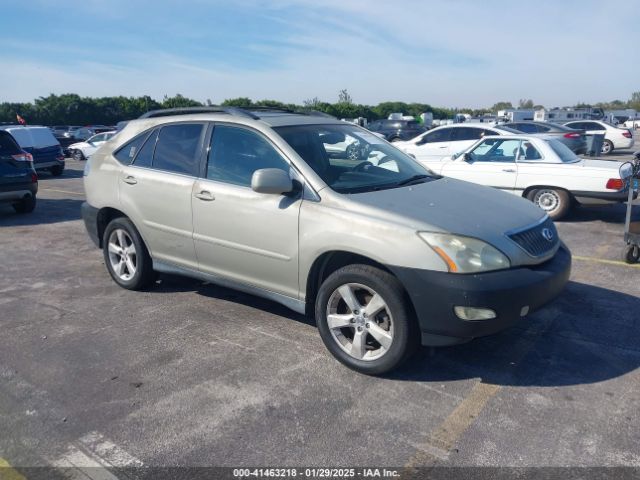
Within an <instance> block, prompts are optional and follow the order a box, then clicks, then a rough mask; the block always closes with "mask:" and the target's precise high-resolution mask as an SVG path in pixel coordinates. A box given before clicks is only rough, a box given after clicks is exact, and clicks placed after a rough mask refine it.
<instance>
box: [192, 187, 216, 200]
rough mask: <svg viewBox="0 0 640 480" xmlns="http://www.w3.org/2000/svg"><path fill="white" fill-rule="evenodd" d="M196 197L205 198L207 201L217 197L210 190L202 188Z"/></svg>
mask: <svg viewBox="0 0 640 480" xmlns="http://www.w3.org/2000/svg"><path fill="white" fill-rule="evenodd" d="M194 197H196V198H199V199H200V200H204V201H205V202H210V201H212V200H215V199H216V197H214V196H213V194H212V193H211V192H209V191H208V190H202V191H201V192H200V193H196V194H194Z"/></svg>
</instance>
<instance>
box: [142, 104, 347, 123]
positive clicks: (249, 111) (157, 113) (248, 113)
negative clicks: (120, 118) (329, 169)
mask: <svg viewBox="0 0 640 480" xmlns="http://www.w3.org/2000/svg"><path fill="white" fill-rule="evenodd" d="M253 112H272V113H290V114H294V115H314V116H318V117H325V118H336V117H334V116H333V115H329V114H328V113H324V112H319V111H317V110H292V109H290V108H280V107H269V106H263V105H261V106H255V107H220V106H217V105H210V106H204V107H179V108H163V109H160V110H151V111H149V112H147V113H143V114H142V115H140V117H138V118H157V117H168V116H171V115H189V114H195V113H227V114H229V115H239V116H242V117H249V118H251V119H253V120H259V119H260V117H259V116H258V115H256V114H255V113H253Z"/></svg>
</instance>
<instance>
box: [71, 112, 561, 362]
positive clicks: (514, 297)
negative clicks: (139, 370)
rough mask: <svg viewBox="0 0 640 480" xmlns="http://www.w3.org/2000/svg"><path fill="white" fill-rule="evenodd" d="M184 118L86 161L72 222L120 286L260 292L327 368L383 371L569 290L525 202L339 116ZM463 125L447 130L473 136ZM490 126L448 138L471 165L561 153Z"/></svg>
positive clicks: (156, 122)
mask: <svg viewBox="0 0 640 480" xmlns="http://www.w3.org/2000/svg"><path fill="white" fill-rule="evenodd" d="M198 112H199V113H197V114H193V113H191V114H190V113H189V110H188V109H183V110H182V112H181V114H174V115H171V113H176V112H162V111H161V112H151V113H150V114H148V115H146V116H145V118H141V119H140V120H134V121H131V122H129V123H128V124H127V126H126V127H125V128H124V129H123V130H122V131H121V132H120V133H119V134H118V135H117V136H116V137H114V138H113V139H112V140H111V141H109V142H108V143H106V144H105V145H103V147H102V148H100V149H99V150H98V151H97V152H96V153H95V154H94V155H93V156H91V158H90V160H89V161H88V162H87V164H86V166H85V176H84V184H85V192H86V199H87V201H86V202H85V203H84V204H83V206H82V216H83V219H84V222H85V225H86V228H87V231H88V233H89V236H90V237H91V238H92V239H93V241H94V242H95V244H96V246H98V247H100V248H101V249H102V252H103V256H104V260H105V265H106V268H107V270H108V272H109V274H110V275H111V277H112V278H113V280H114V281H115V282H116V283H117V284H118V285H120V286H121V287H123V288H127V289H131V290H138V289H142V288H146V287H149V286H151V285H153V283H154V279H155V274H154V272H169V273H172V274H182V275H186V276H191V277H195V278H199V279H203V280H206V281H209V282H212V283H216V284H220V285H224V286H227V287H232V288H237V289H240V290H243V291H246V292H249V293H252V294H256V295H260V296H263V297H266V298H269V299H271V300H274V301H276V302H279V303H281V304H283V305H285V306H287V307H289V308H291V309H293V310H295V311H297V312H300V313H307V314H309V315H312V316H314V317H315V320H316V323H317V326H318V330H319V332H320V336H321V338H322V340H323V342H324V343H325V345H326V347H327V349H328V350H329V351H330V352H331V353H332V354H333V355H334V356H335V357H336V358H337V359H338V360H339V361H340V362H342V363H344V364H345V365H347V366H349V367H350V368H353V369H355V370H357V371H360V372H363V373H367V374H381V373H384V372H387V371H389V370H392V369H393V368H395V367H396V366H398V365H399V364H400V363H401V362H403V361H404V360H406V359H407V358H408V357H409V356H410V354H411V353H412V351H413V349H414V348H415V347H416V346H417V345H418V344H420V343H422V344H424V345H452V344H456V343H461V342H466V341H469V340H471V339H473V338H475V337H479V336H483V335H488V334H492V333H495V332H497V331H500V330H502V329H504V328H506V327H508V326H509V325H511V324H513V323H514V322H516V321H517V320H518V319H520V318H521V317H524V316H526V315H527V314H528V313H529V312H531V311H534V310H536V309H538V308H540V307H542V306H543V305H545V304H546V303H547V302H549V301H551V300H552V299H553V298H555V297H556V296H557V295H558V294H559V293H560V292H561V290H562V289H563V288H564V285H565V284H566V282H567V281H568V278H569V274H570V268H571V254H570V252H569V251H568V249H567V248H566V246H565V245H564V244H563V243H562V242H561V241H560V238H559V237H558V233H557V231H556V228H555V226H554V223H553V221H552V220H551V219H550V218H549V215H548V214H547V213H546V212H545V211H544V210H541V209H540V208H538V207H536V206H535V205H533V204H532V203H531V202H530V201H528V200H526V199H524V198H521V197H519V196H516V195H510V194H508V193H504V192H502V191H500V190H498V189H492V188H487V187H483V186H480V185H476V184H474V183H469V182H465V181H460V180H458V179H456V178H453V177H454V176H455V175H453V176H449V177H445V176H442V175H440V174H438V173H435V172H433V171H431V170H429V169H427V168H425V167H424V166H423V165H421V164H420V163H419V162H417V161H416V160H415V159H413V158H411V156H409V155H407V154H405V153H403V152H402V151H401V150H400V149H398V148H395V147H394V145H398V144H397V143H396V144H393V145H392V144H390V143H388V142H387V141H385V140H384V139H382V138H380V136H378V135H375V134H373V133H372V132H370V131H368V130H366V129H364V128H361V127H359V126H356V125H352V124H348V123H345V122H341V121H338V120H336V119H331V118H327V117H320V116H314V115H313V114H308V115H302V114H295V113H289V112H283V111H282V112H281V111H246V110H242V109H238V108H234V109H225V108H221V107H218V108H211V109H210V110H209V111H208V112H205V113H202V112H203V109H202V108H199V110H198ZM168 113H169V114H168ZM465 128H467V127H464V126H460V127H456V128H454V129H452V130H450V131H447V132H445V134H446V135H449V136H452V135H454V134H455V135H463V134H464V135H471V134H472V133H473V135H476V132H475V131H474V132H470V131H468V130H464V129H465ZM503 131H504V130H503ZM504 132H505V134H504V135H503V134H502V133H498V134H497V135H496V134H495V129H494V128H493V127H492V128H487V132H485V134H486V135H487V136H486V138H484V137H478V138H475V139H466V138H465V139H464V140H460V141H467V142H468V141H471V142H472V143H473V142H474V141H475V142H476V143H478V146H476V147H473V149H472V151H470V152H469V155H468V157H469V158H472V157H476V158H478V159H479V157H480V155H481V154H482V155H485V156H487V160H488V159H489V158H492V157H494V156H509V157H513V161H514V162H517V160H520V159H521V158H522V159H524V158H526V155H527V154H528V153H527V152H526V145H525V143H526V141H527V139H529V141H532V145H533V146H534V147H535V148H536V149H537V150H538V154H539V155H540V156H541V157H542V158H543V159H544V160H552V158H551V155H552V153H551V150H549V149H553V147H554V146H555V147H556V148H559V151H560V153H559V154H558V155H567V152H568V154H571V155H573V154H572V153H571V152H570V151H569V150H568V149H566V148H565V147H564V145H562V144H561V143H560V142H558V141H557V140H556V139H553V138H549V139H548V140H545V141H544V142H547V143H546V144H545V143H544V142H543V141H542V140H541V139H539V138H538V137H530V136H527V135H522V136H521V139H520V140H514V138H515V137H514V134H513V133H512V132H506V131H504ZM433 133H437V130H433V131H431V132H427V133H426V134H424V135H430V134H431V135H432V134H433ZM507 133H511V136H507ZM485 134H483V135H485ZM429 138H431V137H429ZM456 138H457V137H456ZM448 140H451V138H448ZM451 141H453V140H451ZM491 142H492V143H491ZM498 142H510V143H508V144H504V143H498ZM541 142H542V143H541ZM551 142H555V143H554V144H553V145H551ZM405 143H409V142H405ZM425 143H429V142H425ZM556 144H557V145H556ZM350 145H358V151H359V152H366V155H367V156H366V159H365V160H363V159H362V158H360V155H353V154H352V152H353V148H349V146H350ZM550 145H551V146H550ZM480 146H482V148H481V149H480V150H477V148H479V147H480ZM447 148H449V147H447ZM522 148H524V149H525V152H524V154H521V153H520V149H522ZM514 150H515V152H514ZM529 154H532V152H530V153H529ZM521 155H522V157H521ZM554 158H555V157H554ZM462 161H464V160H462ZM531 161H536V159H535V158H534V157H533V156H532V157H531ZM446 163H448V162H446ZM477 163H478V164H480V163H481V161H480V160H479V161H478V162H477ZM484 163H485V164H489V161H486V162H484ZM566 163H570V162H566ZM563 165H565V162H562V161H560V162H558V166H559V167H562V166H563ZM470 166H471V165H470ZM507 173H510V174H511V172H507ZM532 176H533V177H535V175H534V174H532ZM212 219H215V221H212Z"/></svg>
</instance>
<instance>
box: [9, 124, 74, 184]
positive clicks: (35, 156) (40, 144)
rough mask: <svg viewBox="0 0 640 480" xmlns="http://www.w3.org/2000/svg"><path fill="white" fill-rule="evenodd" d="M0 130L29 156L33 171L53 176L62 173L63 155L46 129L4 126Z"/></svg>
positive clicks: (51, 134) (58, 144) (55, 140)
mask: <svg viewBox="0 0 640 480" xmlns="http://www.w3.org/2000/svg"><path fill="white" fill-rule="evenodd" d="M0 129H2V130H4V131H5V132H7V133H8V134H10V135H11V136H12V137H13V139H14V140H15V141H16V143H17V144H18V145H19V146H20V148H21V149H22V150H24V151H25V152H27V153H29V154H30V155H31V158H32V161H33V167H34V168H35V170H37V171H38V170H40V171H42V170H47V171H49V172H51V174H52V175H54V176H59V175H62V172H63V171H64V166H65V162H64V153H63V151H62V147H61V146H60V143H59V142H58V140H57V139H56V138H55V137H54V136H53V133H51V130H50V129H49V128H48V127H40V126H29V127H25V126H23V125H4V126H1V127H0Z"/></svg>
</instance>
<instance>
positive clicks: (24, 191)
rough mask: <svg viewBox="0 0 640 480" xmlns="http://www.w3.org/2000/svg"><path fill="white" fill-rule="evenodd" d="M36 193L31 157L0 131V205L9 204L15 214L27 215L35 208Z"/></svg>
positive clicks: (36, 186)
mask: <svg viewBox="0 0 640 480" xmlns="http://www.w3.org/2000/svg"><path fill="white" fill-rule="evenodd" d="M37 192H38V176H37V175H36V171H35V170H34V169H33V163H32V162H31V155H30V154H29V153H27V152H25V151H23V150H22V149H21V148H20V147H19V146H18V144H17V143H16V141H15V140H14V139H13V137H12V136H11V135H10V134H9V133H7V132H5V131H4V130H0V203H11V204H12V205H13V208H14V210H15V211H16V212H18V213H29V212H32V211H33V209H34V208H35V207H36V193H37Z"/></svg>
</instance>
